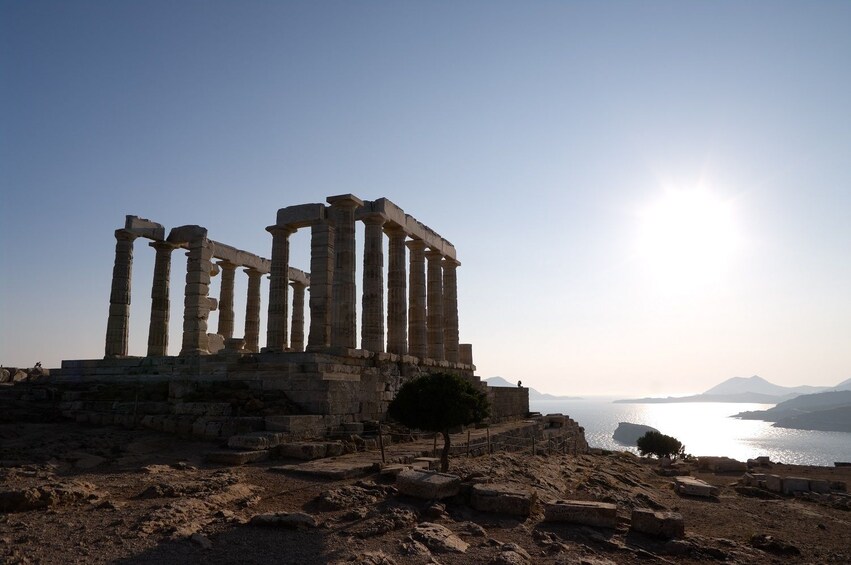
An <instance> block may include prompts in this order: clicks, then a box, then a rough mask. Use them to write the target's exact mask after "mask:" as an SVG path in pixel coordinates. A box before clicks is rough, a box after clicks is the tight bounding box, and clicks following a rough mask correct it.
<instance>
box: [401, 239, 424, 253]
mask: <svg viewBox="0 0 851 565" xmlns="http://www.w3.org/2000/svg"><path fill="white" fill-rule="evenodd" d="M405 245H407V246H408V249H410V250H411V251H424V250H425V248H426V242H425V241H423V240H421V239H412V240H409V241H406V242H405Z"/></svg>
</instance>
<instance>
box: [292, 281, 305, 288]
mask: <svg viewBox="0 0 851 565" xmlns="http://www.w3.org/2000/svg"><path fill="white" fill-rule="evenodd" d="M290 286H291V287H293V288H295V289H299V288H307V285H306V284H304V283H303V282H302V281H295V280H293V281H290Z"/></svg>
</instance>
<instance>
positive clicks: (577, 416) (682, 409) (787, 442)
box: [529, 397, 851, 467]
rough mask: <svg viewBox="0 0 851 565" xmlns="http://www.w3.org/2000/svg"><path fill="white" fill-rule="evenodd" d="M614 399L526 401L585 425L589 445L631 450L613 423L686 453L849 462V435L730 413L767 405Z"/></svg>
mask: <svg viewBox="0 0 851 565" xmlns="http://www.w3.org/2000/svg"><path fill="white" fill-rule="evenodd" d="M614 400H615V399H614V398H603V397H591V398H583V399H580V400H530V401H529V407H530V409H531V410H532V411H535V412H540V413H542V414H556V413H561V414H565V415H567V416H570V417H571V418H573V419H574V420H576V421H577V422H579V425H580V426H583V427H584V428H585V438H586V439H587V441H588V444H589V445H590V446H591V447H599V448H602V449H609V450H620V451H632V452H634V453H638V450H637V448H635V447H630V446H627V445H623V444H621V443H618V442H616V441H615V440H614V439H613V438H612V434H613V433H614V431H615V428H617V427H618V423H619V422H629V423H632V424H644V425H647V426H652V427H654V428H656V429H657V430H659V431H660V432H662V433H663V434H666V435H669V436H673V437H675V438H677V439H678V440H679V441H680V442H681V443H682V444H683V445H684V446H685V452H686V453H690V454H691V455H695V456H700V455H724V456H727V457H732V458H734V459H738V460H740V461H745V460H747V459H751V458H754V457H758V456H761V455H767V456H768V457H770V458H771V461H774V462H782V463H789V464H795V465H823V466H831V467H832V466H833V464H834V462H836V461H851V433H846V432H820V431H809V430H790V429H785V428H775V427H774V426H772V425H771V422H763V421H760V420H740V419H738V418H732V417H731V416H732V415H734V414H738V413H739V412H744V411H746V410H766V409H768V408H771V407H772V406H773V405H772V404H745V403H727V402H684V403H665V404H615V403H614V402H613V401H614Z"/></svg>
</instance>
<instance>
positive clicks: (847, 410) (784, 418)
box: [733, 383, 851, 432]
mask: <svg viewBox="0 0 851 565" xmlns="http://www.w3.org/2000/svg"><path fill="white" fill-rule="evenodd" d="M840 384H842V383H840ZM733 417H734V418H741V419H743V420H764V421H766V422H774V425H775V426H777V427H778V428H794V429H799V430H823V431H832V432H851V390H832V391H828V392H820V393H817V394H805V395H801V396H798V397H796V398H793V399H792V400H788V401H786V402H781V403H780V404H778V405H777V406H775V407H773V408H769V409H768V410H755V411H749V412H741V413H739V414H736V415H735V416H733Z"/></svg>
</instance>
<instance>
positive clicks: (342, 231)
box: [327, 194, 363, 349]
mask: <svg viewBox="0 0 851 565" xmlns="http://www.w3.org/2000/svg"><path fill="white" fill-rule="evenodd" d="M327 202H328V203H329V204H330V205H331V217H332V221H333V223H334V238H335V239H334V282H333V287H332V308H333V310H332V317H331V345H332V346H334V347H347V348H350V349H354V348H355V347H356V340H357V313H356V306H357V302H356V301H357V295H356V293H357V288H356V284H355V252H356V249H355V210H356V209H357V208H359V207H361V206H363V200H361V199H360V198H357V197H356V196H354V195H352V194H342V195H340V196H330V197H328V198H327Z"/></svg>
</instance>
